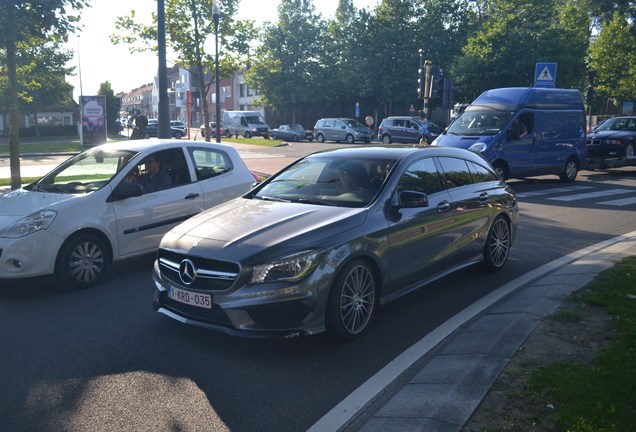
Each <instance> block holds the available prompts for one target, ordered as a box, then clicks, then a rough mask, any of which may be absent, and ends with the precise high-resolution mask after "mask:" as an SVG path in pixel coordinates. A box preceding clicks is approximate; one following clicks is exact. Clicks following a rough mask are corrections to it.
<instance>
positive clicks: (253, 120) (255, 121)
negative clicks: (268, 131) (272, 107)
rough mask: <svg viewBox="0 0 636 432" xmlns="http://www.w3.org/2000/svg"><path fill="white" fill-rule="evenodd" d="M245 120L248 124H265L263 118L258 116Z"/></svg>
mask: <svg viewBox="0 0 636 432" xmlns="http://www.w3.org/2000/svg"><path fill="white" fill-rule="evenodd" d="M245 120H246V121H247V123H248V124H265V121H264V120H263V118H262V117H260V116H257V115H251V116H245Z"/></svg>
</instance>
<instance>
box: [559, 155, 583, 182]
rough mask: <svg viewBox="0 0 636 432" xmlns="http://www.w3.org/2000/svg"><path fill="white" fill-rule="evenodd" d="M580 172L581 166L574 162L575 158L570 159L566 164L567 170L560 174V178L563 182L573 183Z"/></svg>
mask: <svg viewBox="0 0 636 432" xmlns="http://www.w3.org/2000/svg"><path fill="white" fill-rule="evenodd" d="M578 172H579V164H578V163H577V162H576V160H574V158H570V159H568V162H567V163H566V164H565V169H564V170H563V172H562V173H561V174H559V178H560V179H561V181H562V182H566V183H571V182H573V181H574V179H576V174H577V173H578Z"/></svg>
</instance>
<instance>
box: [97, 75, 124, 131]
mask: <svg viewBox="0 0 636 432" xmlns="http://www.w3.org/2000/svg"><path fill="white" fill-rule="evenodd" d="M97 94H98V95H99V96H105V97H106V130H107V131H108V133H109V134H115V133H118V132H119V129H120V126H119V109H120V108H121V101H120V99H119V98H117V97H115V92H114V91H113V88H112V86H111V85H110V82H109V81H106V82H103V83H101V84H100V85H99V90H98V91H97Z"/></svg>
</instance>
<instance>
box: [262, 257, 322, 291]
mask: <svg viewBox="0 0 636 432" xmlns="http://www.w3.org/2000/svg"><path fill="white" fill-rule="evenodd" d="M322 255H323V252H322V251H316V250H310V251H303V252H298V253H295V254H292V255H287V256H284V257H282V258H278V259H276V260H274V261H270V262H268V263H265V264H261V265H257V266H254V270H253V271H252V277H251V279H250V283H263V282H274V281H286V282H297V281H299V280H301V279H302V278H304V277H305V276H307V275H308V274H309V273H311V272H312V270H313V269H315V268H316V266H317V265H318V263H319V262H320V258H322Z"/></svg>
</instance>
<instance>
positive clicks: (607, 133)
mask: <svg viewBox="0 0 636 432" xmlns="http://www.w3.org/2000/svg"><path fill="white" fill-rule="evenodd" d="M635 135H636V132H634V131H615V130H604V131H598V132H593V133H591V134H588V135H587V138H588V139H591V140H599V139H601V140H602V139H624V138H632V137H634V136H635Z"/></svg>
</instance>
